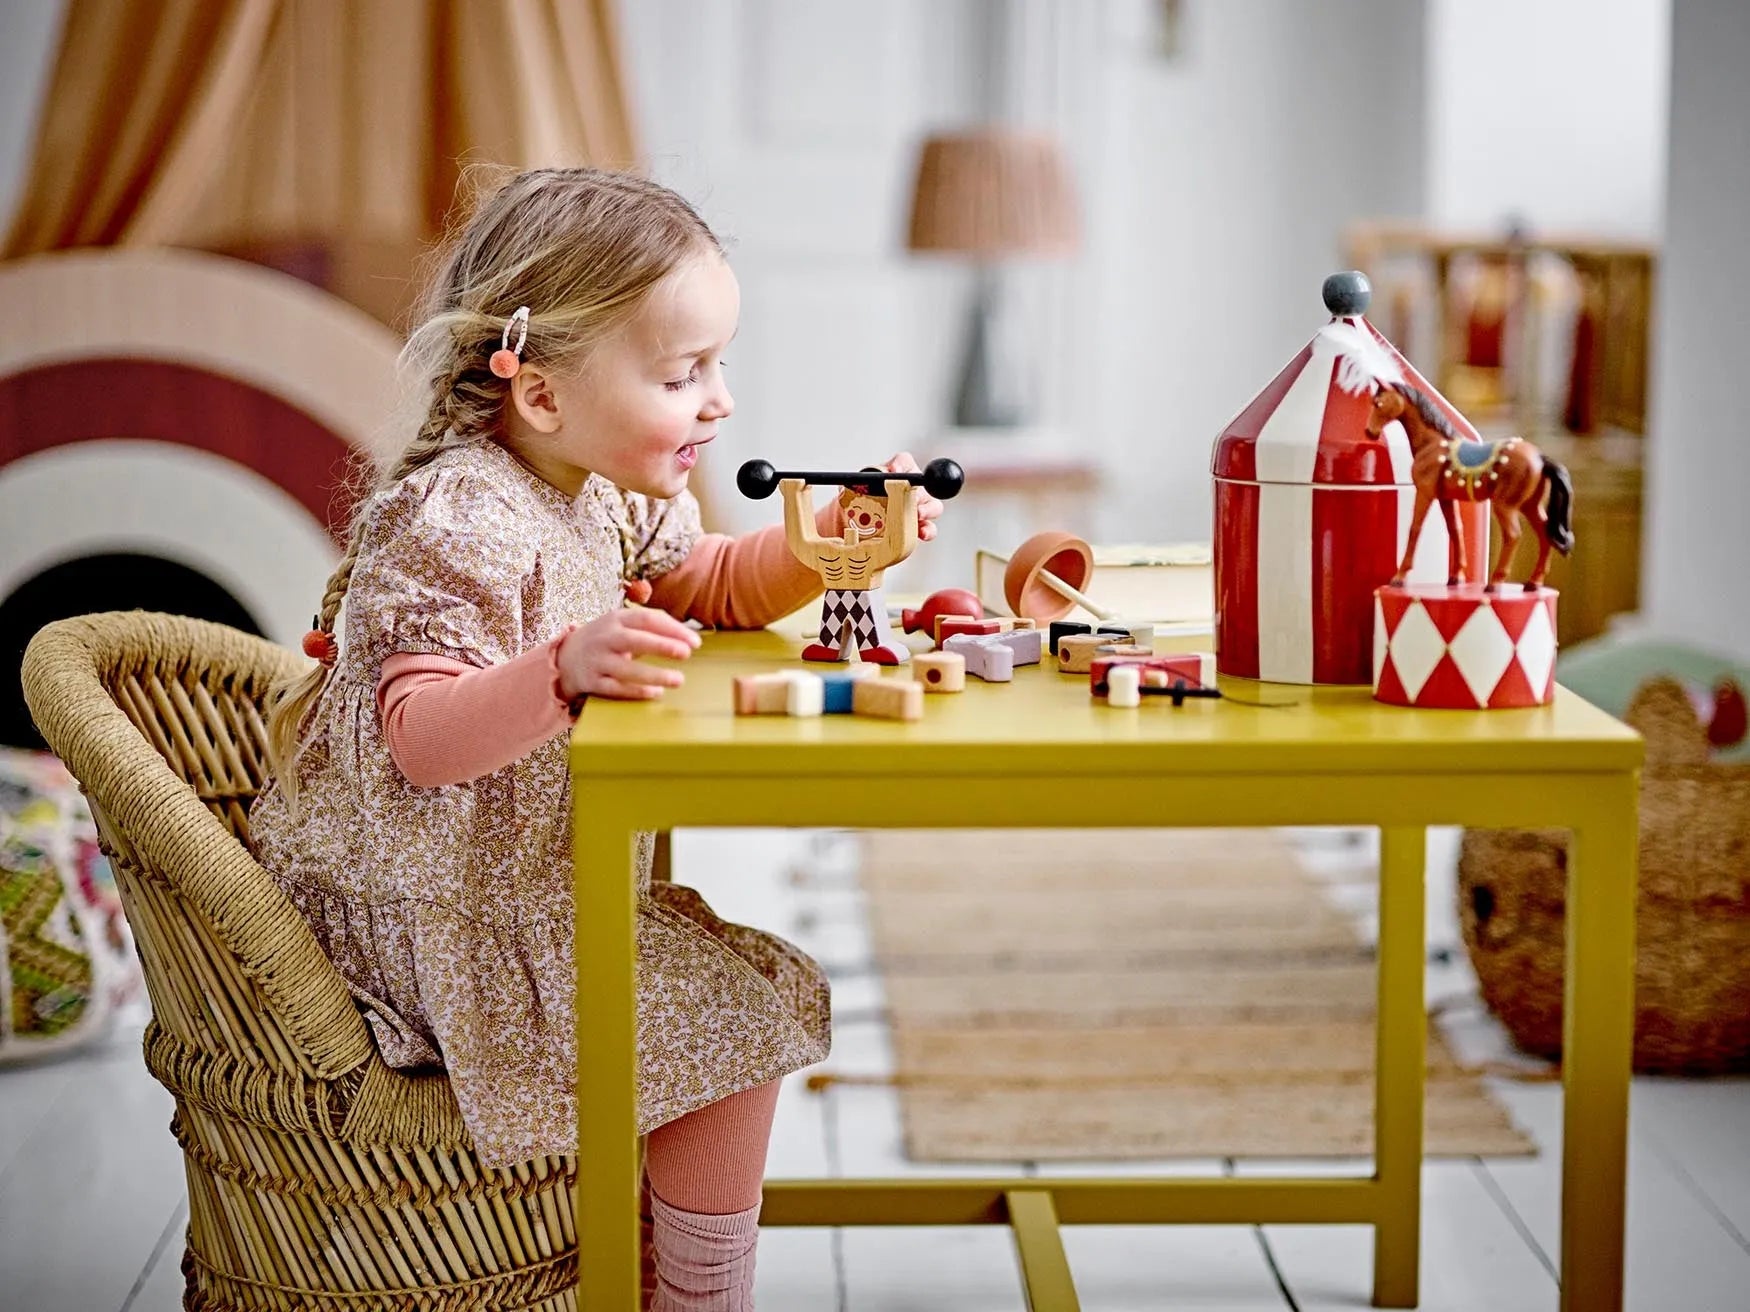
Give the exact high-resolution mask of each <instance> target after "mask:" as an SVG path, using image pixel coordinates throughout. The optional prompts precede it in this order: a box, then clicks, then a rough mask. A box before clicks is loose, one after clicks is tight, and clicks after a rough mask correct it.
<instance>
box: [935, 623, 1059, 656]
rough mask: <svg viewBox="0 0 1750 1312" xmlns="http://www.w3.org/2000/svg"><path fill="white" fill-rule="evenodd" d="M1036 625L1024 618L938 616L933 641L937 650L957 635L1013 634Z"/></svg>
mask: <svg viewBox="0 0 1750 1312" xmlns="http://www.w3.org/2000/svg"><path fill="white" fill-rule="evenodd" d="M1037 627H1038V625H1036V624H1034V623H1033V621H1032V620H1030V619H1027V618H1026V617H1025V616H1021V617H1018V618H1017V617H1016V616H1013V615H986V616H984V617H983V618H975V617H973V616H971V615H938V616H937V617H936V621H935V635H934V636H935V639H936V647H937V649H938V650H940V649H941V646H942V644H943V643H944V642H946V641H947V640H948V639H949V638H952V637H953V636H954V635H955V634H957V633H972V634H979V635H983V634H991V633H1013V632H1015V631H1016V630H1019V629H1033V628H1037Z"/></svg>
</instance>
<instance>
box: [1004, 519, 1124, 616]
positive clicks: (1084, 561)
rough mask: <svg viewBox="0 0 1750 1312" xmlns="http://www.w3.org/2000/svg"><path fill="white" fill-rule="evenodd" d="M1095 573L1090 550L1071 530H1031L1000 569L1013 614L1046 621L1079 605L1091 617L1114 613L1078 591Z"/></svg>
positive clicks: (1065, 613) (1067, 612)
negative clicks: (1005, 564)
mask: <svg viewBox="0 0 1750 1312" xmlns="http://www.w3.org/2000/svg"><path fill="white" fill-rule="evenodd" d="M1093 575H1094V550H1093V548H1092V547H1090V546H1089V545H1088V544H1087V543H1086V542H1084V541H1083V540H1082V539H1081V538H1078V537H1077V536H1076V535H1075V534H1073V533H1062V532H1057V531H1052V532H1046V533H1035V534H1034V535H1033V536H1032V537H1030V538H1028V539H1027V540H1026V541H1025V542H1023V543H1022V544H1021V545H1020V546H1018V547H1016V548H1015V550H1014V554H1012V555H1011V556H1010V557H1009V560H1008V564H1007V566H1006V567H1005V568H1004V570H1003V599H1004V600H1005V601H1007V602H1008V604H1009V609H1010V610H1012V611H1014V612H1015V614H1017V615H1019V616H1021V617H1023V618H1025V619H1030V620H1032V621H1034V623H1036V624H1050V623H1051V621H1052V620H1060V619H1062V618H1063V617H1064V616H1065V615H1068V614H1069V613H1070V612H1071V611H1072V610H1074V609H1075V608H1076V607H1077V606H1080V607H1081V608H1082V609H1083V610H1085V611H1087V612H1088V613H1089V614H1090V615H1092V616H1093V617H1094V618H1095V619H1101V620H1109V619H1111V618H1112V612H1111V611H1109V610H1107V609H1106V608H1105V607H1104V606H1102V605H1100V604H1099V603H1098V602H1096V601H1094V600H1093V599H1091V598H1090V597H1089V596H1088V595H1087V594H1086V593H1084V592H1083V591H1082V589H1083V588H1085V587H1087V586H1088V580H1089V579H1091V578H1092V577H1093Z"/></svg>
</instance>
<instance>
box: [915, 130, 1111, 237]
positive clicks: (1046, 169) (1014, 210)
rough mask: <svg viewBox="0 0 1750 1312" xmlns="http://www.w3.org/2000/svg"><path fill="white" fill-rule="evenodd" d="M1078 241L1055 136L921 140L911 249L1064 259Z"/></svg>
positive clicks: (980, 134)
mask: <svg viewBox="0 0 1750 1312" xmlns="http://www.w3.org/2000/svg"><path fill="white" fill-rule="evenodd" d="M1077 235H1078V234H1077V224H1076V213H1075V199H1074V196H1073V195H1072V188H1071V185H1070V179H1069V169H1068V167H1067V166H1066V165H1065V163H1064V159H1063V154H1062V152H1061V151H1060V150H1059V149H1058V145H1057V140H1056V139H1055V138H1054V137H1051V136H1047V135H1044V134H1040V133H1026V132H1014V131H1001V130H996V129H985V130H981V131H977V132H963V133H952V134H944V135H940V136H933V137H930V138H928V139H927V140H926V141H925V142H924V147H923V152H922V154H921V155H920V157H919V159H918V174H917V185H916V187H915V188H914V190H913V192H912V207H911V235H910V238H909V240H908V241H907V243H906V244H907V245H908V246H909V247H910V248H911V249H912V250H914V251H951V252H954V253H957V254H966V255H983V256H1001V255H1067V254H1069V253H1070V252H1071V251H1073V250H1074V249H1075V246H1076V241H1077Z"/></svg>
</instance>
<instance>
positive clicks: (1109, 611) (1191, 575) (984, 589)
mask: <svg viewBox="0 0 1750 1312" xmlns="http://www.w3.org/2000/svg"><path fill="white" fill-rule="evenodd" d="M1090 550H1091V551H1092V552H1093V556H1094V572H1093V574H1092V575H1091V576H1090V578H1089V579H1088V581H1087V582H1086V583H1084V584H1082V585H1081V586H1080V587H1079V588H1078V589H1077V591H1079V592H1082V593H1084V594H1085V595H1087V596H1089V597H1092V598H1094V599H1095V600H1096V601H1097V602H1098V603H1099V605H1100V608H1101V609H1102V610H1103V611H1104V612H1105V613H1106V617H1107V618H1108V619H1111V618H1112V617H1116V616H1131V617H1133V618H1136V619H1146V620H1149V621H1152V622H1155V623H1157V624H1159V625H1161V626H1162V627H1163V628H1165V627H1171V628H1177V629H1180V630H1182V631H1184V632H1198V631H1202V632H1208V629H1209V625H1210V624H1211V623H1212V622H1213V619H1214V615H1215V583H1214V570H1213V556H1212V553H1211V550H1210V547H1209V545H1208V544H1207V543H1178V544H1154V545H1149V544H1141V543H1112V544H1106V545H1102V544H1100V543H1093V544H1092V545H1091V547H1090ZM1012 560H1013V555H1012V554H1009V553H1004V552H1001V551H994V550H992V549H991V548H989V547H979V548H977V549H975V550H974V552H973V555H972V575H973V585H972V591H973V592H975V593H976V594H977V595H978V599H979V601H980V602H982V603H983V605H984V612H985V614H987V615H1000V614H1003V613H1004V612H1006V611H1008V610H1009V609H1010V607H1009V604H1008V599H1007V597H1006V596H1005V594H1004V591H1003V576H1004V575H1005V574H1006V573H1007V571H1008V567H1009V564H1010V562H1011V561H1012ZM1062 618H1064V619H1066V620H1067V619H1071V618H1074V619H1076V620H1081V621H1084V622H1085V621H1089V620H1092V621H1094V622H1095V623H1096V624H1098V623H1100V622H1101V619H1100V617H1098V616H1096V615H1094V614H1093V612H1092V611H1088V610H1083V609H1074V610H1071V611H1070V612H1069V613H1068V614H1066V615H1064V616H1063V617H1062ZM1120 622H1121V621H1120Z"/></svg>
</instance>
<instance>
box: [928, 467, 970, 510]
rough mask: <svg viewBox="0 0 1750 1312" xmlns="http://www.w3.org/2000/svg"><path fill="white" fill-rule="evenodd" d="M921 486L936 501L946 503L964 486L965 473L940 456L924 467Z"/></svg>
mask: <svg viewBox="0 0 1750 1312" xmlns="http://www.w3.org/2000/svg"><path fill="white" fill-rule="evenodd" d="M923 484H924V491H926V492H928V493H929V494H930V495H931V496H933V497H935V498H936V499H937V500H938V501H947V500H950V499H951V498H953V497H956V496H958V495H959V494H960V489H961V488H962V487H964V486H966V471H965V470H963V469H962V468H960V466H959V465H958V464H957V463H955V462H954V461H952V460H950V459H948V457H947V456H940V457H938V458H937V459H935V460H932V461H930V463H929V464H927V465H925V466H924V477H923Z"/></svg>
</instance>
